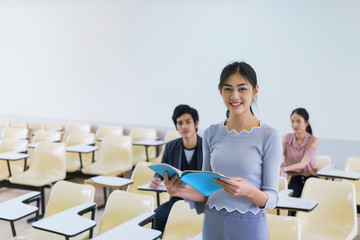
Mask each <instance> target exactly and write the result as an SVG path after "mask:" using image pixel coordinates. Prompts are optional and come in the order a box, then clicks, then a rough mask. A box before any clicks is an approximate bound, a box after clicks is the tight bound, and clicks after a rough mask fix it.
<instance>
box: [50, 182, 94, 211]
mask: <svg viewBox="0 0 360 240" xmlns="http://www.w3.org/2000/svg"><path fill="white" fill-rule="evenodd" d="M94 194H95V188H94V187H93V186H91V185H85V184H78V183H72V182H67V181H58V182H57V183H55V185H54V187H53V188H52V190H51V193H50V197H49V201H48V205H47V208H46V212H45V217H49V216H52V215H54V214H56V213H58V212H61V211H64V210H66V209H69V208H72V207H75V206H77V205H79V204H83V203H86V202H92V201H94Z"/></svg>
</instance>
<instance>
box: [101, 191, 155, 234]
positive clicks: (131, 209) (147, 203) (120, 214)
mask: <svg viewBox="0 0 360 240" xmlns="http://www.w3.org/2000/svg"><path fill="white" fill-rule="evenodd" d="M154 202H155V200H154V198H153V197H152V196H149V195H144V194H136V193H129V192H124V191H121V190H115V191H113V192H112V193H111V194H110V196H109V199H108V200H107V202H106V206H105V210H104V215H103V219H102V221H101V224H100V229H99V234H101V233H104V232H106V231H108V230H110V229H112V228H114V227H116V226H118V225H120V224H122V223H124V222H126V221H128V220H130V219H132V218H134V217H136V216H138V215H140V214H142V213H144V212H151V211H153V210H154V208H153V206H154ZM119 237H120V236H119Z"/></svg>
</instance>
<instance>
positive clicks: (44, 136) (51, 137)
mask: <svg viewBox="0 0 360 240" xmlns="http://www.w3.org/2000/svg"><path fill="white" fill-rule="evenodd" d="M57 141H61V132H55V131H46V130H39V131H37V132H36V134H35V136H34V139H33V142H34V143H38V142H57Z"/></svg>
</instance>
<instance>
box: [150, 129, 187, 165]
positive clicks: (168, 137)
mask: <svg viewBox="0 0 360 240" xmlns="http://www.w3.org/2000/svg"><path fill="white" fill-rule="evenodd" d="M180 137H181V135H180V133H179V132H178V131H177V130H169V131H167V132H166V134H165V138H164V140H165V142H166V143H168V142H170V141H172V140H175V139H177V138H180ZM165 147H166V145H164V146H162V147H161V152H160V154H159V156H157V157H156V158H154V159H151V160H150V162H151V163H154V164H158V163H161V160H162V156H163V155H164V151H165Z"/></svg>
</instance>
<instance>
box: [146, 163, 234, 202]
mask: <svg viewBox="0 0 360 240" xmlns="http://www.w3.org/2000/svg"><path fill="white" fill-rule="evenodd" d="M149 168H150V169H152V170H153V171H155V172H156V173H158V174H160V175H161V176H164V173H165V172H168V176H169V178H173V177H174V176H175V175H178V178H179V179H180V180H182V181H183V182H184V183H185V184H189V185H190V186H191V187H193V188H195V189H196V190H198V191H199V192H201V193H202V194H204V195H205V196H209V195H210V194H211V193H213V192H215V191H216V190H219V189H221V188H222V187H221V186H220V185H219V184H217V183H216V182H215V181H214V179H215V178H218V179H220V178H221V177H223V178H228V177H226V176H224V175H222V174H219V173H215V172H207V171H196V170H186V171H183V172H182V171H180V170H179V169H177V168H175V167H173V166H171V165H169V164H165V163H161V164H156V165H152V166H149ZM228 179H229V178H228ZM185 184H183V185H185Z"/></svg>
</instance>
